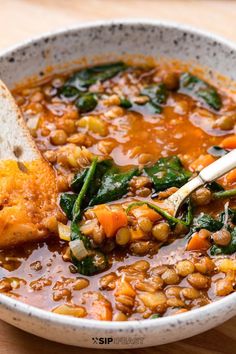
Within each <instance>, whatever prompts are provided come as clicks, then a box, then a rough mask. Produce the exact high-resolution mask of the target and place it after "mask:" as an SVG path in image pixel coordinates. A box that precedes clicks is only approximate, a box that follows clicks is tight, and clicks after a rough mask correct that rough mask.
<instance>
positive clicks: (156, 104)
mask: <svg viewBox="0 0 236 354" xmlns="http://www.w3.org/2000/svg"><path fill="white" fill-rule="evenodd" d="M141 95H143V96H148V97H149V98H150V101H149V102H147V103H146V104H145V106H146V107H148V109H149V110H150V111H151V112H153V113H161V111H162V107H161V105H162V104H165V103H166V100H167V90H166V86H165V85H164V84H163V83H160V84H153V85H150V86H147V87H145V88H143V90H142V91H141Z"/></svg>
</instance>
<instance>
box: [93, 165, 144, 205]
mask: <svg viewBox="0 0 236 354" xmlns="http://www.w3.org/2000/svg"><path fill="white" fill-rule="evenodd" d="M139 174H140V172H139V170H138V169H132V170H130V171H127V172H119V170H118V169H117V168H115V167H112V168H110V169H109V170H108V171H107V172H106V173H105V174H104V175H103V177H102V180H101V186H100V188H99V189H98V191H97V194H96V195H95V196H94V197H93V198H92V199H91V201H90V203H89V205H90V206H91V205H95V204H103V203H107V202H111V201H113V200H118V199H120V198H121V197H123V196H124V195H125V194H126V193H127V192H128V187H129V181H130V180H131V179H132V178H133V177H134V176H138V175H139Z"/></svg>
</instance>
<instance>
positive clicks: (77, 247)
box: [69, 240, 88, 261]
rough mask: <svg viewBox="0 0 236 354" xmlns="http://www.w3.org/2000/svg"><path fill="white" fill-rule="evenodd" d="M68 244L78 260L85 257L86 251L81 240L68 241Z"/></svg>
mask: <svg viewBox="0 0 236 354" xmlns="http://www.w3.org/2000/svg"><path fill="white" fill-rule="evenodd" d="M69 246H70V249H71V252H72V254H73V256H74V257H75V258H76V259H78V261H81V260H82V259H84V258H85V257H87V255H88V251H87V250H86V248H85V246H84V243H83V241H82V240H74V241H70V242H69Z"/></svg>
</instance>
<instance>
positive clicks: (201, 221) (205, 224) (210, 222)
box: [194, 214, 223, 232]
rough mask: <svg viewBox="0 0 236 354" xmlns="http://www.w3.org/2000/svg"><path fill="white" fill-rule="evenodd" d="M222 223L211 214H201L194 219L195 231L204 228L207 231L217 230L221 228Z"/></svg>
mask: <svg viewBox="0 0 236 354" xmlns="http://www.w3.org/2000/svg"><path fill="white" fill-rule="evenodd" d="M222 227H223V223H222V222H221V221H220V220H217V219H214V218H213V217H212V216H211V215H208V214H202V215H200V216H199V217H198V218H196V219H195V220H194V229H195V231H197V230H200V229H206V230H208V231H212V232H215V231H219V230H220V229H222Z"/></svg>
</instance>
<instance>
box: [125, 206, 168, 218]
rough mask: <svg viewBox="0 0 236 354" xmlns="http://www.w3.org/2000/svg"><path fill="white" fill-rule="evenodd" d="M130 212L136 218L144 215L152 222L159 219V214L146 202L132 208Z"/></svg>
mask: <svg viewBox="0 0 236 354" xmlns="http://www.w3.org/2000/svg"><path fill="white" fill-rule="evenodd" d="M131 213H132V214H133V215H134V216H135V217H136V219H138V218H140V217H145V218H148V219H149V220H151V221H153V222H154V221H157V220H159V219H161V216H160V215H159V214H158V213H157V212H156V211H155V210H153V209H151V208H149V207H148V206H147V205H146V204H144V205H141V206H139V207H137V208H133V209H132V210H131Z"/></svg>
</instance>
